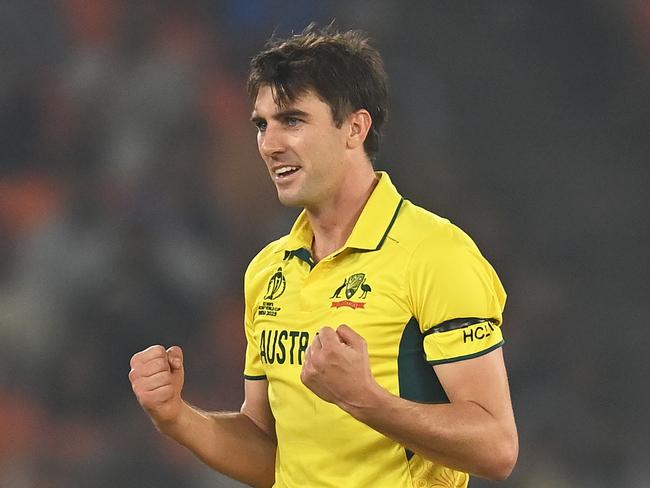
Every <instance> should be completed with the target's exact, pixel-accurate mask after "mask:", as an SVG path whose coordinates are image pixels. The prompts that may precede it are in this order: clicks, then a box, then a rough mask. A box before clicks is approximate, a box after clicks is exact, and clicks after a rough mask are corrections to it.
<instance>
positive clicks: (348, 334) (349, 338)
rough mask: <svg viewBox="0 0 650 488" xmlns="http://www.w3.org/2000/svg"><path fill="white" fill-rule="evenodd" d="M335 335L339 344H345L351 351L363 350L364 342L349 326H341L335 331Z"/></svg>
mask: <svg viewBox="0 0 650 488" xmlns="http://www.w3.org/2000/svg"><path fill="white" fill-rule="evenodd" d="M336 334H337V335H338V336H339V338H340V339H341V342H343V343H344V344H347V345H348V346H350V347H352V348H353V349H360V348H363V347H364V346H365V344H366V341H365V339H364V338H363V337H361V336H360V335H359V334H357V333H356V331H355V330H354V329H353V328H352V327H350V326H349V325H346V324H342V325H339V327H338V329H336Z"/></svg>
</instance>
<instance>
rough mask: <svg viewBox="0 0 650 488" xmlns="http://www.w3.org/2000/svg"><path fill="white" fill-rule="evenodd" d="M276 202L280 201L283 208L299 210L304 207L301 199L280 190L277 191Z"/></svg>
mask: <svg viewBox="0 0 650 488" xmlns="http://www.w3.org/2000/svg"><path fill="white" fill-rule="evenodd" d="M278 200H280V203H281V204H282V205H284V206H285V207H296V208H301V207H304V206H305V205H304V201H303V199H302V198H300V197H299V196H298V195H290V194H288V193H286V192H281V191H280V190H278Z"/></svg>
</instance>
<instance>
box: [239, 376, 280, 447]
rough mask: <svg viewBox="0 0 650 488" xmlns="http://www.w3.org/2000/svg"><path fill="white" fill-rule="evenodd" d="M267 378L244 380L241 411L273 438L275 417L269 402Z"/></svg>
mask: <svg viewBox="0 0 650 488" xmlns="http://www.w3.org/2000/svg"><path fill="white" fill-rule="evenodd" d="M268 388H269V382H268V380H265V379H264V380H244V403H243V404H242V406H241V412H242V413H243V414H244V415H246V416H247V417H248V418H249V419H251V420H252V421H253V423H254V424H255V425H257V427H259V428H260V429H261V430H262V431H264V432H265V433H266V434H267V435H268V436H269V437H271V438H272V439H275V417H273V412H271V405H270V404H269V392H268Z"/></svg>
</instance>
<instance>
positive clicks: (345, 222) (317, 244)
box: [307, 167, 379, 262]
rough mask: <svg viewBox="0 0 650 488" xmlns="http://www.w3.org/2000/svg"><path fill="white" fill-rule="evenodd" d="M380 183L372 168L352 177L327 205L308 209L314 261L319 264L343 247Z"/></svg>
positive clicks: (347, 179)
mask: <svg viewBox="0 0 650 488" xmlns="http://www.w3.org/2000/svg"><path fill="white" fill-rule="evenodd" d="M378 181H379V180H378V179H377V176H376V175H375V173H374V170H373V169H372V167H368V170H367V171H366V170H364V171H361V172H358V173H356V174H350V175H348V176H346V179H345V183H344V184H343V185H341V186H340V187H339V188H338V189H337V192H336V194H335V195H333V196H332V199H331V201H330V202H328V204H327V205H323V206H320V207H318V208H313V209H309V208H308V209H307V216H308V217H309V223H310V224H311V228H312V230H313V232H314V241H313V243H312V255H313V258H314V261H316V262H318V261H320V260H321V259H323V258H324V257H326V256H329V255H330V254H332V253H333V252H334V251H336V250H337V249H340V248H341V247H343V245H344V244H345V243H346V241H347V240H348V238H349V237H350V234H352V230H353V229H354V225H355V224H356V223H357V220H358V219H359V216H360V215H361V212H362V211H363V207H364V206H365V204H366V202H367V201H368V198H370V195H371V194H372V191H373V190H374V188H375V186H376V185H377V182H378Z"/></svg>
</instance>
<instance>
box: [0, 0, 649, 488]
mask: <svg viewBox="0 0 650 488" xmlns="http://www.w3.org/2000/svg"><path fill="white" fill-rule="evenodd" d="M332 19H336V22H337V24H338V25H339V27H340V28H342V29H347V28H360V29H363V30H365V31H367V32H368V33H369V35H370V36H371V37H372V38H373V39H375V45H376V46H377V47H378V48H379V49H380V50H381V52H382V53H383V54H384V57H385V61H386V66H387V71H388V74H389V77H390V82H391V115H390V120H389V123H388V126H387V129H386V135H385V139H384V142H383V146H382V151H381V152H380V155H379V157H378V160H377V164H376V166H377V168H379V169H384V170H388V171H389V172H390V173H391V175H392V177H393V180H394V181H395V182H396V184H397V186H398V188H399V189H400V191H401V192H402V194H403V195H405V196H406V197H407V198H409V199H410V200H412V201H413V202H415V203H416V204H419V205H421V206H424V207H426V208H428V209H430V210H432V211H434V212H436V213H438V214H440V215H444V216H446V217H448V218H450V219H451V220H452V221H454V222H455V223H457V224H458V225H459V226H461V227H462V228H463V229H465V230H466V231H467V232H468V233H469V234H470V235H471V236H472V237H473V238H474V240H475V241H476V242H477V243H478V245H479V247H480V248H481V249H482V251H483V253H484V254H485V255H486V256H487V257H488V259H489V260H490V261H491V262H492V264H493V265H494V267H495V268H496V269H497V271H498V273H499V275H500V276H501V278H502V281H503V282H504V284H505V287H506V289H507V290H508V292H509V298H508V305H507V309H506V314H505V325H504V334H505V336H506V340H507V345H506V346H505V354H506V361H507V364H508V368H509V374H510V380H511V388H512V395H513V401H514V405H515V410H516V414H517V419H518V425H519V430H520V437H521V453H520V456H519V463H518V465H517V468H516V469H515V471H514V473H513V474H512V476H511V478H510V479H509V480H508V481H507V482H505V483H502V484H497V483H491V482H487V481H484V480H479V479H478V478H474V479H473V481H472V482H471V483H470V486H471V487H475V488H480V487H492V486H504V487H523V488H556V487H557V488H564V487H567V488H568V487H571V488H581V487H590V488H594V487H632V488H641V487H647V486H650V454H649V449H648V441H649V440H650V439H649V437H650V436H649V433H650V432H649V430H650V429H649V426H650V416H649V412H650V408H649V406H650V402H649V401H648V400H649V396H650V390H649V388H648V379H649V378H650V374H649V373H650V371H649V367H648V366H649V362H648V359H647V350H648V346H650V340H649V339H650V336H649V334H648V325H647V324H646V323H645V322H644V321H645V320H648V317H649V316H650V301H649V298H650V293H649V291H650V286H649V283H648V271H649V269H650V267H649V262H648V243H649V241H650V239H649V237H650V235H649V234H650V228H649V225H648V209H649V208H650V205H649V204H650V193H649V191H648V184H649V182H650V178H649V177H650V175H649V172H650V171H649V169H648V167H649V164H648V163H650V2H648V1H647V0H590V1H587V0H572V1H564V0H562V1H561V0H500V1H498V2H458V1H452V0H440V1H435V2H430V1H424V0H422V1H413V2H398V1H389V0H375V1H345V2H344V1H332V2H316V1H305V2H287V1H280V0H269V1H261V0H256V1H253V0H250V1H235V0H230V1H226V0H223V1H217V0H185V1H184V2H177V1H171V0H168V1H153V0H140V1H136V2H133V1H131V2H127V1H126V0H92V1H87V0H58V1H42V0H3V1H1V2H0V486H2V487H4V488H31V487H38V488H43V487H46V488H48V487H52V488H55V487H56V488H59V487H98V488H102V487H138V488H144V487H160V488H166V487H174V488H176V487H179V486H182V487H191V488H203V487H235V486H238V487H241V486H242V485H239V484H237V483H234V482H232V481H230V480H228V479H225V478H223V477H221V476H220V475H217V474H215V473H213V472H211V471H210V470H209V469H207V468H205V467H203V466H202V465H201V464H200V463H199V462H198V461H196V460H195V459H194V458H193V457H192V456H191V455H189V454H188V453H187V452H186V451H185V450H183V449H182V448H180V447H177V446H176V445H174V444H173V443H172V442H171V441H168V440H167V439H165V438H163V437H162V436H160V435H158V433H157V432H156V431H155V429H154V428H153V427H152V426H151V424H150V423H149V421H148V419H147V417H146V415H145V414H144V413H143V412H142V411H141V410H140V408H139V406H138V405H137V402H136V400H135V399H134V397H133V395H132V392H131V389H130V385H129V382H128V378H127V374H128V371H129V359H130V357H131V355H132V354H133V353H135V352H136V351H138V350H141V349H143V348H145V347H147V346H149V345H151V344H155V343H161V344H165V345H171V344H180V345H182V346H183V347H184V349H185V354H186V371H187V380H186V388H185V391H186V397H187V398H188V399H189V400H190V401H191V402H193V403H195V404H198V405H200V406H201V407H203V408H206V409H238V408H239V407H240V405H241V401H242V393H243V390H242V367H243V352H244V334H243V328H242V316H243V303H242V276H243V272H244V269H245V267H246V265H247V263H248V261H249V260H250V259H251V258H252V257H253V256H254V255H255V253H256V252H257V251H258V250H259V249H260V248H261V247H262V246H263V245H264V244H265V243H267V242H268V241H270V240H272V239H275V238H277V237H279V236H280V235H283V234H285V233H287V232H288V230H289V229H290V227H291V224H292V221H293V219H294V217H295V215H296V211H295V210H287V209H284V208H282V207H281V206H280V205H279V204H278V203H277V200H276V196H275V191H274V189H273V186H272V184H271V183H270V182H269V181H268V176H267V174H266V171H265V169H264V168H263V163H262V161H261V159H260V158H259V155H258V154H257V149H256V143H255V130H254V128H253V127H252V125H251V124H250V122H249V121H248V118H249V116H250V111H251V103H250V101H249V100H248V99H247V96H246V93H245V89H244V84H245V79H246V73H247V67H248V61H249V59H250V57H251V56H252V55H253V54H255V53H256V52H257V51H258V50H259V49H261V48H262V46H263V44H264V41H265V40H266V39H267V38H268V37H269V36H270V35H271V34H272V33H273V32H277V33H278V34H280V35H286V34H289V33H291V32H292V31H300V30H302V29H303V28H304V27H305V26H306V25H307V24H308V23H309V22H310V21H312V20H314V21H317V22H318V23H320V24H321V25H322V24H327V23H329V22H330V21H331V20H332ZM342 488H344V487H342Z"/></svg>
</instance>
